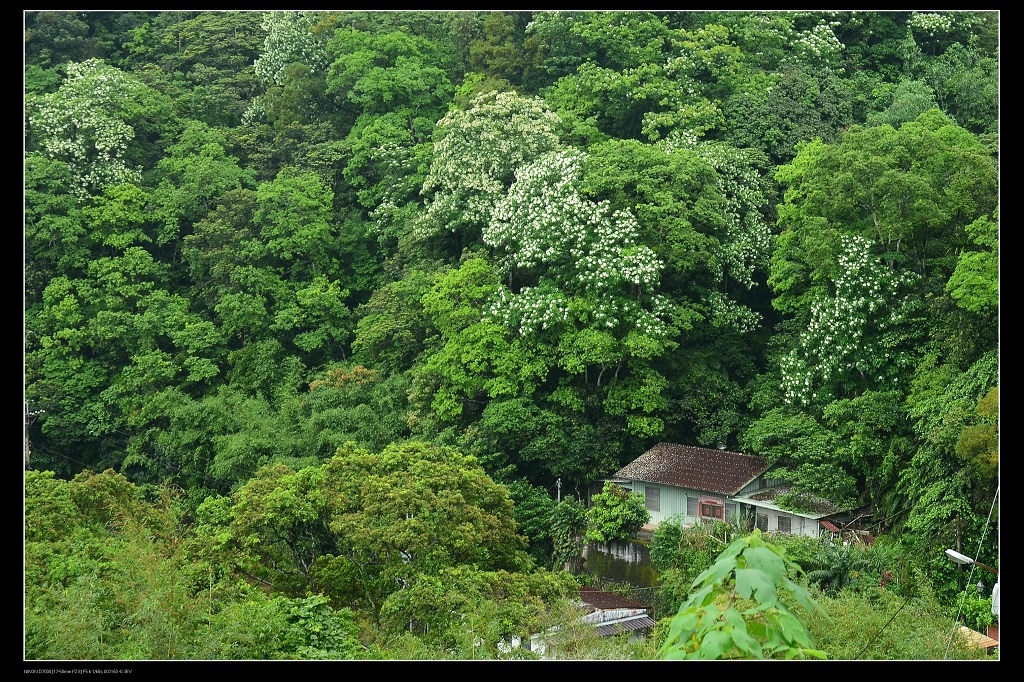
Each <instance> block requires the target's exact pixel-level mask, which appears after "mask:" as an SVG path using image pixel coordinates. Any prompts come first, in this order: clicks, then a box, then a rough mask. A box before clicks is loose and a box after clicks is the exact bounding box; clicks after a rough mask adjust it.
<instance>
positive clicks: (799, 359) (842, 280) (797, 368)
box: [780, 235, 918, 405]
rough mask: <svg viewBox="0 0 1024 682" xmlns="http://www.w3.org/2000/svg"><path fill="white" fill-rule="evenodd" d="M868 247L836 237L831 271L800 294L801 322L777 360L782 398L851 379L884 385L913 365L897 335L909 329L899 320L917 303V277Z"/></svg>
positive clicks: (813, 397)
mask: <svg viewBox="0 0 1024 682" xmlns="http://www.w3.org/2000/svg"><path fill="white" fill-rule="evenodd" d="M787 243H788V242H784V244H783V246H785V245H786V244H787ZM872 246H873V244H872V243H871V241H870V240H868V239H867V238H865V237H861V236H857V235H849V236H848V235H843V236H841V237H840V250H839V253H838V254H837V256H836V262H835V269H834V271H833V272H835V274H834V276H833V277H831V278H829V280H828V281H827V284H826V286H821V287H814V288H813V289H812V290H811V292H809V293H808V295H807V297H806V299H805V300H806V301H807V302H809V305H810V308H809V311H808V313H809V315H808V321H807V327H806V329H805V330H804V331H802V332H801V333H800V334H799V336H798V339H797V343H796V347H795V348H792V349H791V350H789V352H788V353H786V354H784V355H783V356H782V358H781V359H780V364H781V368H782V389H783V392H784V397H785V401H786V402H787V403H789V404H795V405H807V404H809V403H811V402H820V401H821V399H827V400H831V399H832V397H833V396H838V395H843V394H845V393H847V392H848V391H850V390H851V389H852V390H856V389H855V388H854V387H856V386H865V385H867V386H872V387H874V388H875V389H877V390H885V389H886V388H892V387H894V385H896V384H897V383H898V381H899V378H900V376H901V375H904V376H905V374H906V371H907V369H908V368H910V367H913V365H914V364H915V355H914V353H913V349H912V347H911V346H909V345H908V344H906V343H905V342H906V340H907V339H908V338H910V337H911V336H912V335H913V332H912V331H910V330H909V329H907V327H908V326H909V323H910V322H911V321H912V317H911V315H912V314H913V312H914V311H915V310H916V309H917V308H918V304H917V301H916V298H915V297H914V296H913V294H912V286H913V284H914V283H915V282H916V281H917V279H918V277H917V275H915V274H914V273H913V272H906V271H904V272H893V271H892V270H890V269H889V268H887V267H885V265H884V264H883V263H882V262H880V259H879V258H878V257H877V256H876V255H874V254H873V253H872Z"/></svg>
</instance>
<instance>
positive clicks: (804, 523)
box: [619, 479, 820, 537]
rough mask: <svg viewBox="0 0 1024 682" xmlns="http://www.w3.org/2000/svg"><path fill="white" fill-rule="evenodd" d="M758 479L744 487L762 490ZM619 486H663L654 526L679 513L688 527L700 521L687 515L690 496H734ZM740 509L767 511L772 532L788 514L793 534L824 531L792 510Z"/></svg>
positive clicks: (639, 483) (744, 507) (742, 506)
mask: <svg viewBox="0 0 1024 682" xmlns="http://www.w3.org/2000/svg"><path fill="white" fill-rule="evenodd" d="M758 480H760V479H755V480H754V481H752V482H751V484H750V485H748V486H747V487H745V488H744V490H747V489H748V488H750V489H752V490H757V489H758V488H757V487H752V486H755V485H756V484H757V482H758ZM619 485H621V486H622V487H623V488H625V489H627V490H632V491H634V492H638V493H640V494H641V495H644V492H645V488H647V487H657V488H659V489H660V490H661V505H660V506H661V509H660V510H659V511H650V510H649V511H650V514H651V520H650V521H649V523H650V524H651V525H654V526H657V525H658V524H660V523H661V522H662V521H664V520H666V519H669V518H672V517H673V516H679V517H680V518H682V519H683V525H684V526H687V525H693V524H695V523H697V522H698V521H700V518H698V517H694V516H687V515H686V498H687V497H688V496H689V497H696V498H698V499H699V498H700V496H701V494H704V495H708V494H713V495H717V496H718V497H721V498H723V499H724V500H725V501H726V502H730V501H732V499H733V498H732V497H730V496H729V495H721V494H718V493H707V492H704V493H702V492H701V491H699V490H694V489H692V488H680V487H677V486H673V485H664V484H655V483H645V482H644V481H628V482H625V483H620V484H619ZM738 509H739V511H741V512H744V511H746V512H749V513H751V514H754V513H759V514H767V515H768V532H769V533H777V532H780V531H779V517H780V516H785V517H788V518H789V519H790V533H791V534H793V535H805V536H807V537H817V536H818V534H819V532H820V526H819V525H818V522H817V520H815V519H808V518H805V517H803V516H797V515H796V514H792V513H786V512H780V511H778V510H775V509H766V508H762V507H748V506H747V505H746V504H742V503H738Z"/></svg>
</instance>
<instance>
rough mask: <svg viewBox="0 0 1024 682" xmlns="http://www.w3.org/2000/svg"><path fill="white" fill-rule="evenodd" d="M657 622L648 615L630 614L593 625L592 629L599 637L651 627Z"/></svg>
mask: <svg viewBox="0 0 1024 682" xmlns="http://www.w3.org/2000/svg"><path fill="white" fill-rule="evenodd" d="M655 625H657V623H656V622H655V621H654V619H653V618H651V617H650V616H630V617H629V618H622V619H621V620H613V621H609V622H607V623H601V624H600V625H597V626H595V627H594V630H595V631H596V632H597V634H598V635H599V636H601V637H609V636H611V635H617V634H620V633H623V632H635V631H637V630H646V629H649V628H653V627H654V626H655Z"/></svg>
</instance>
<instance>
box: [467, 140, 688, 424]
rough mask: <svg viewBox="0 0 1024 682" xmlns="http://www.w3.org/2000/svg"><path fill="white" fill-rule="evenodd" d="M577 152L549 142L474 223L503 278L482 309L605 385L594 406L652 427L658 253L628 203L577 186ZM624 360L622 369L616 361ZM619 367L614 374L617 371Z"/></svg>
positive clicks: (662, 312)
mask: <svg viewBox="0 0 1024 682" xmlns="http://www.w3.org/2000/svg"><path fill="white" fill-rule="evenodd" d="M583 159H584V155H583V154H581V153H579V152H564V151H559V152H551V153H549V154H545V155H544V156H542V157H541V158H539V159H538V160H536V161H535V162H533V163H530V164H528V165H526V166H524V167H522V168H521V169H520V171H519V172H518V173H517V177H516V181H515V183H513V185H512V186H511V187H510V188H509V191H508V193H507V194H506V196H505V197H504V198H502V199H501V200H500V201H498V202H497V203H496V205H495V207H494V210H493V213H492V216H491V220H490V222H489V223H488V225H487V227H486V228H485V229H484V232H483V239H484V242H485V243H486V244H487V245H488V246H491V247H492V248H493V249H494V250H495V253H496V255H497V259H498V264H499V268H500V273H501V274H502V276H503V279H505V280H506V281H507V282H508V285H509V286H508V287H503V288H501V289H499V290H498V292H497V295H496V296H495V297H494V299H493V302H492V304H491V307H490V309H489V311H488V314H489V316H490V317H491V318H492V319H495V320H497V321H499V322H500V323H501V325H502V326H503V327H505V328H506V329H509V330H511V331H512V332H513V333H515V334H517V335H520V336H523V337H533V336H537V337H538V338H540V339H543V340H545V341H546V342H547V343H549V344H551V345H556V344H557V348H558V350H557V353H556V358H557V363H558V366H559V367H560V368H561V369H562V370H563V371H565V372H567V373H568V374H569V375H571V376H575V377H576V378H577V380H579V379H582V382H581V383H582V384H583V385H584V386H586V385H589V384H590V382H593V385H594V388H595V389H597V388H600V387H601V385H602V381H603V382H605V386H606V387H607V394H606V395H605V397H604V409H605V410H607V411H608V412H609V413H610V414H615V415H626V420H627V428H629V429H630V430H632V431H634V432H637V433H646V434H653V433H657V432H659V431H660V430H661V422H660V419H657V418H655V417H652V416H651V415H652V413H654V412H656V411H657V409H659V408H661V407H662V406H663V401H662V400H661V398H660V389H661V388H663V387H664V379H663V378H662V377H661V376H660V375H659V374H658V373H657V372H655V371H653V370H652V369H650V367H649V366H648V362H649V361H650V360H651V358H655V357H657V356H659V355H661V354H662V353H663V352H664V351H665V350H666V349H667V348H668V347H670V346H671V345H672V342H671V341H670V340H669V339H670V337H671V336H672V332H673V330H672V327H671V326H670V325H669V312H670V311H669V305H668V301H667V299H665V298H664V297H662V296H660V295H658V294H657V293H656V292H657V287H658V280H659V276H660V272H661V269H662V266H663V264H662V262H661V261H660V260H659V259H658V258H657V255H656V254H655V253H654V251H653V250H652V249H651V248H650V247H648V246H646V245H643V244H641V243H640V242H639V236H640V235H639V225H638V224H637V221H636V218H635V217H634V216H633V215H632V214H631V213H630V212H628V211H624V210H613V209H612V208H611V206H610V204H609V203H608V202H607V201H600V202H594V201H591V200H589V199H586V198H584V197H583V196H582V194H581V181H582V177H583V171H582V162H583ZM623 370H625V371H623ZM620 372H621V376H620Z"/></svg>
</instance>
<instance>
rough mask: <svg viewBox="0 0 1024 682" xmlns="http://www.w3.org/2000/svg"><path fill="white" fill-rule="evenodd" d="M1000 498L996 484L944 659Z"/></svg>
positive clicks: (947, 653) (972, 583)
mask: <svg viewBox="0 0 1024 682" xmlns="http://www.w3.org/2000/svg"><path fill="white" fill-rule="evenodd" d="M998 499H999V486H996V494H995V496H994V497H993V498H992V506H991V507H989V510H988V518H987V519H985V528H984V530H982V532H981V540H979V541H978V551H977V552H975V553H974V561H973V562H971V571H970V573H968V574H967V585H968V587H967V589H965V590H964V591H963V594H961V595H960V606H958V607H957V610H956V618H955V619H954V620H953V629H952V630H951V631H950V633H949V642H947V643H946V652H945V653H944V654H943V655H942V659H943V660H945V659H946V657H947V656H948V655H949V647H951V646H952V645H953V635H955V634H956V630H957V623H959V622H960V614H961V613H962V612H963V609H964V600H965V599H966V598H967V590H969V589H970V588H971V587H972V586H973V585H974V567H975V566H977V565H978V557H979V556H981V547H982V545H983V544H984V543H985V536H986V535H987V534H988V524H989V522H990V521H991V520H992V512H993V511H995V508H996V500H998Z"/></svg>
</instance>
